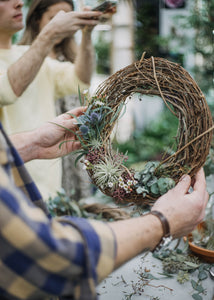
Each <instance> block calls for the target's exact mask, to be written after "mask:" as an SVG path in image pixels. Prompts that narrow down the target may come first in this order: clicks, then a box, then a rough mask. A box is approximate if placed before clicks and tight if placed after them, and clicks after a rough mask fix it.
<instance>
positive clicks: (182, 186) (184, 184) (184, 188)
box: [172, 175, 191, 195]
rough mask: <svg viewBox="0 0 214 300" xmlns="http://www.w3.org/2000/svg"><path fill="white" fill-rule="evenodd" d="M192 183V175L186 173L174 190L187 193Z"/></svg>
mask: <svg viewBox="0 0 214 300" xmlns="http://www.w3.org/2000/svg"><path fill="white" fill-rule="evenodd" d="M190 184H191V178H190V176H189V175H184V176H182V178H181V179H180V181H179V182H178V183H177V185H176V186H175V187H174V188H173V189H172V190H174V191H175V192H176V193H181V194H183V195H185V194H186V193H187V192H188V190H189V188H190Z"/></svg>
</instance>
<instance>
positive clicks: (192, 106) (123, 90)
mask: <svg viewBox="0 0 214 300" xmlns="http://www.w3.org/2000/svg"><path fill="white" fill-rule="evenodd" d="M135 93H138V94H141V95H155V96H159V97H161V98H162V100H163V101H164V103H165V105H166V106H167V108H168V109H169V110H170V111H171V113H172V114H173V115H174V116H175V117H176V118H177V119H178V124H179V125H178V129H177V136H176V137H175V142H174V143H176V151H175V152H174V153H173V154H172V155H170V156H169V155H168V156H165V155H164V153H163V156H162V157H163V159H162V161H160V163H159V164H158V166H157V167H156V169H155V171H154V174H155V175H156V176H157V177H160V176H162V177H170V178H172V179H173V180H174V181H175V183H177V182H178V181H179V179H180V178H181V176H182V175H183V174H185V173H188V174H189V175H190V176H193V175H194V174H195V173H196V172H197V171H198V170H199V169H200V168H201V167H202V166H203V165H204V163H205V160H206V157H207V155H208V153H209V148H210V144H211V139H212V130H213V128H212V126H213V122H212V117H211V113H210V110H209V107H208V105H207V102H206V99H205V97H204V95H203V93H202V91H201V90H200V88H199V87H198V85H197V84H196V82H195V81H194V80H193V78H192V77H191V76H190V74H189V73H188V72H187V71H186V70H185V69H184V68H183V67H181V66H180V65H179V64H177V63H173V62H170V61H168V60H166V59H163V58H156V57H151V58H148V59H145V58H144V55H143V56H142V58H141V60H140V61H137V62H135V63H133V64H131V65H129V66H127V67H125V68H123V69H121V70H119V71H118V72H116V73H115V74H113V75H112V76H110V77H109V78H108V79H107V80H106V81H104V82H103V83H102V84H101V85H99V87H98V88H97V90H96V92H95V95H96V97H97V98H99V97H100V95H105V99H106V100H105V101H106V103H107V104H108V106H109V107H110V108H111V109H112V110H111V112H110V113H109V114H108V116H107V118H108V119H109V122H108V119H107V120H105V127H104V128H102V130H101V132H100V135H101V138H102V141H103V145H102V148H101V150H100V159H101V160H103V157H104V156H107V157H108V158H110V159H113V157H114V156H113V154H112V147H111V139H110V135H111V133H112V130H113V128H114V125H115V123H116V121H117V119H118V116H119V115H117V116H116V117H115V118H114V114H115V113H116V112H117V111H118V108H119V107H120V106H121V103H125V101H126V100H127V98H128V99H129V98H130V99H131V96H132V95H133V94H135ZM96 97H95V100H96V99H97V98H96ZM95 100H94V101H95ZM130 101H131V100H130ZM91 104H92V106H93V101H92V102H91ZM112 119H114V121H113V122H112ZM94 172H95V170H94V169H93V168H89V169H88V173H89V175H90V177H91V179H92V181H93V182H94V183H95V184H96V185H97V181H96V180H95V174H94ZM126 174H127V178H129V179H130V178H132V177H133V172H132V171H131V170H128V169H127V168H126V167H125V166H124V174H123V178H125V177H126ZM98 187H99V188H100V189H101V190H102V192H104V193H105V194H107V195H109V196H113V197H114V198H115V199H116V200H117V201H119V202H121V200H122V198H123V202H135V203H149V204H150V203H153V202H154V201H155V200H156V199H157V198H158V197H159V195H154V194H151V193H146V194H145V193H144V194H143V195H142V194H138V193H137V192H136V190H135V189H132V191H131V192H129V193H128V194H126V195H124V196H123V197H122V198H121V197H119V200H118V197H117V195H116V194H113V192H112V188H106V187H105V188H103V187H101V186H99V185H98Z"/></svg>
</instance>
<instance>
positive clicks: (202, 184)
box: [152, 169, 209, 238]
mask: <svg viewBox="0 0 214 300" xmlns="http://www.w3.org/2000/svg"><path fill="white" fill-rule="evenodd" d="M190 186H191V178H190V176H188V175H186V176H183V177H182V178H181V180H180V181H179V183H178V184H177V185H176V186H175V187H174V188H173V189H171V190H170V191H168V192H167V193H166V194H165V195H163V196H162V197H160V198H159V199H158V200H157V201H156V203H155V204H154V206H153V208H152V210H157V211H160V212H162V213H163V215H164V216H165V217H166V218H167V220H168V222H169V224H170V229H171V234H172V235H173V237H175V238H176V237H182V236H184V235H187V234H188V233H190V232H191V231H192V230H193V229H194V228H195V227H196V225H197V224H198V223H200V222H201V221H202V220H203V218H204V215H205V208H206V205H207V202H208V199H209V195H208V193H207V191H206V180H205V176H204V171H203V169H201V170H200V171H199V172H198V173H197V174H196V175H195V182H194V184H193V192H191V193H188V191H189V188H190Z"/></svg>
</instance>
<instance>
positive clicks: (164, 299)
mask: <svg viewBox="0 0 214 300" xmlns="http://www.w3.org/2000/svg"><path fill="white" fill-rule="evenodd" d="M145 269H146V270H147V271H148V272H149V273H151V274H152V275H153V276H154V277H155V278H158V279H152V280H151V281H150V284H149V285H142V282H143V281H142V280H141V279H140V276H139V273H140V271H141V270H142V271H143V272H144V271H145ZM162 272H163V269H162V262H161V261H160V260H159V259H157V258H155V257H153V255H152V254H151V253H149V254H148V255H146V256H145V255H143V254H142V255H139V256H137V257H136V258H134V259H132V260H131V261H129V262H127V263H126V264H124V265H123V266H122V267H120V268H119V269H117V270H116V271H114V272H113V273H112V274H111V275H109V276H108V278H106V279H105V280H104V281H102V282H101V283H100V284H99V286H98V288H97V292H98V295H99V300H139V299H145V300H169V299H170V300H171V299H173V300H193V299H194V298H192V295H193V294H194V293H196V291H195V290H194V289H193V287H192V285H191V279H193V280H195V281H197V280H198V277H197V275H198V271H195V272H193V273H191V274H190V280H189V281H187V282H185V283H184V284H180V283H179V282H178V281H177V279H176V274H175V276H174V277H173V278H167V277H165V276H163V275H160V273H162ZM137 286H140V287H141V289H142V288H143V291H142V292H141V295H139V293H135V290H134V289H135V288H136V287H137ZM202 286H203V288H205V289H206V295H202V299H203V300H213V299H214V280H213V279H211V277H210V276H209V277H208V278H207V279H205V280H203V281H202Z"/></svg>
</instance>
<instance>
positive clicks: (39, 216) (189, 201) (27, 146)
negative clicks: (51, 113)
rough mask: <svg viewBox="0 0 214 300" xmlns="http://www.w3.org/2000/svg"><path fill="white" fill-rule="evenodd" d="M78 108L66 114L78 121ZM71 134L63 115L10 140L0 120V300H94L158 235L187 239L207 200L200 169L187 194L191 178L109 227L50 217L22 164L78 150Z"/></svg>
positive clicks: (69, 122)
mask: <svg viewBox="0 0 214 300" xmlns="http://www.w3.org/2000/svg"><path fill="white" fill-rule="evenodd" d="M84 111H85V108H84V107H80V108H76V109H74V110H72V111H69V113H70V114H72V115H76V116H77V117H78V116H80V115H81V114H82V113H83V112H84ZM56 124H57V125H60V126H57V125H56ZM64 128H68V129H69V130H70V131H68V130H66V129H64ZM76 130H77V128H76V125H75V118H72V117H71V116H70V115H69V114H66V113H65V114H63V115H60V116H58V117H56V118H55V119H54V120H53V121H52V122H46V123H45V124H44V125H42V126H41V127H39V128H38V129H34V130H32V131H26V132H23V133H18V134H16V135H12V136H11V140H12V143H11V141H10V140H9V138H8V136H7V135H6V133H5V131H4V129H3V127H2V124H1V123H0V149H1V151H0V178H1V180H0V241H1V247H0V298H1V299H16V300H17V299H47V300H48V299H50V300H51V299H59V298H58V297H63V298H64V297H65V299H74V300H80V299H81V300H86V299H87V300H95V299H97V295H96V285H97V284H98V283H99V282H101V281H102V280H103V279H104V278H105V277H106V276H108V275H109V274H110V273H111V272H112V271H113V270H115V269H116V268H118V267H119V266H121V265H122V264H124V263H125V262H126V261H128V260H130V259H132V258H133V257H135V256H136V255H138V254H140V253H142V252H143V251H144V250H145V249H147V250H148V249H149V250H151V251H153V250H155V249H156V248H157V245H158V248H159V247H160V242H161V244H162V241H163V240H164V238H165V237H166V236H167V237H169V236H171V237H172V238H179V237H182V236H184V235H187V234H188V233H189V232H191V231H192V230H193V229H194V228H195V226H196V225H197V224H198V223H199V222H201V221H202V219H203V218H204V215H205V207H206V205H207V201H208V198H209V197H208V193H207V191H206V181H205V177H204V173H203V170H202V169H201V170H200V171H199V172H198V173H197V174H196V176H195V178H194V179H195V180H194V184H193V191H192V192H191V193H189V192H188V191H189V188H190V185H191V178H190V176H188V175H186V176H183V177H182V178H181V180H180V182H179V183H178V184H177V185H176V186H175V187H174V188H173V189H171V190H170V191H168V192H167V193H166V194H165V195H163V196H161V197H160V198H159V199H158V200H157V201H156V202H155V204H154V206H153V207H152V210H151V212H150V213H148V214H145V215H143V216H140V217H133V218H130V219H127V220H123V221H114V222H110V223H108V222H102V221H98V220H90V219H81V218H75V217H71V216H64V217H57V218H51V217H50V215H49V213H48V211H47V209H46V206H45V204H44V202H43V201H42V197H41V195H40V193H39V191H38V189H37V187H36V185H35V184H34V182H33V181H32V179H31V177H30V175H29V173H28V172H27V170H26V169H25V166H24V162H25V163H26V162H27V161H29V160H32V159H41V158H42V159H53V158H56V157H60V156H62V155H66V154H68V153H70V152H71V151H73V150H75V149H78V148H79V147H80V143H79V142H78V141H77V140H75V134H73V133H72V132H75V131H76ZM62 141H67V142H66V143H63V145H62V147H60V148H59V145H60V143H61V142H62ZM17 150H18V152H17ZM39 171H40V172H41V173H42V172H43V169H42V168H41V169H40V170H39ZM184 207H185V209H184Z"/></svg>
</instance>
